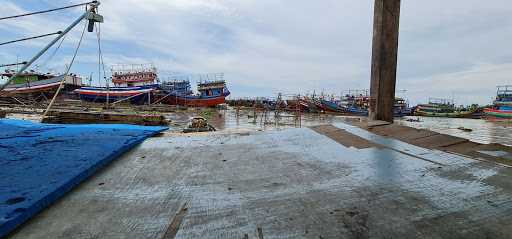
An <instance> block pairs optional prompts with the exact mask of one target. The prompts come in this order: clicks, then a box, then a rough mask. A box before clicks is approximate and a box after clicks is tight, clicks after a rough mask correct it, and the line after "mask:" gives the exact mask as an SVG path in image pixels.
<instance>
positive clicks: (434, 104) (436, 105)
mask: <svg viewBox="0 0 512 239" xmlns="http://www.w3.org/2000/svg"><path fill="white" fill-rule="evenodd" d="M475 112H476V108H471V109H456V108H455V105H454V104H453V103H452V102H451V101H450V100H447V99H436V98H431V99H429V103H428V104H420V105H418V106H417V107H416V110H415V111H414V115H415V116H426V117H445V118H471V117H472V116H473V114H474V113H475Z"/></svg>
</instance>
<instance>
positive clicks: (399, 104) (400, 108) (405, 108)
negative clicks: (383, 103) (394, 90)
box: [393, 97, 412, 117]
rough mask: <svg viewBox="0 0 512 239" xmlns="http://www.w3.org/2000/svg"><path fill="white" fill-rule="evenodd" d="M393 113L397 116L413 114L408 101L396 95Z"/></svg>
mask: <svg viewBox="0 0 512 239" xmlns="http://www.w3.org/2000/svg"><path fill="white" fill-rule="evenodd" d="M393 114H394V116H395V117H404V116H408V115H411V114H412V108H410V107H409V105H408V104H407V101H406V100H405V99H403V98H400V97H395V104H394V105H393Z"/></svg>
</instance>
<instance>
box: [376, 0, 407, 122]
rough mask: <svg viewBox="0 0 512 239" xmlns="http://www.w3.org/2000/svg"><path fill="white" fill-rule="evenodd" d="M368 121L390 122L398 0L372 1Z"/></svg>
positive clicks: (393, 95)
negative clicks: (373, 2) (373, 3)
mask: <svg viewBox="0 0 512 239" xmlns="http://www.w3.org/2000/svg"><path fill="white" fill-rule="evenodd" d="M374 11H375V12H374V19H373V43H372V44H373V46H372V70H371V84H370V95H371V97H370V115H369V116H370V120H383V121H387V122H393V105H394V101H395V86H396V69H397V55H398V30H399V22H400V0H375V6H374Z"/></svg>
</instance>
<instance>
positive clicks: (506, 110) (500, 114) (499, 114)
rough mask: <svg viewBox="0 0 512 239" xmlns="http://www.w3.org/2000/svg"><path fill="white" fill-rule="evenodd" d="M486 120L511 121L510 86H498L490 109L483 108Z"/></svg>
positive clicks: (511, 100)
mask: <svg viewBox="0 0 512 239" xmlns="http://www.w3.org/2000/svg"><path fill="white" fill-rule="evenodd" d="M484 114H485V116H486V118H496V119H512V85H505V86H498V90H497V93H496V100H495V101H494V105H493V107H491V108H485V109H484Z"/></svg>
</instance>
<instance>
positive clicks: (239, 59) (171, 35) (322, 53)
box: [0, 0, 512, 104]
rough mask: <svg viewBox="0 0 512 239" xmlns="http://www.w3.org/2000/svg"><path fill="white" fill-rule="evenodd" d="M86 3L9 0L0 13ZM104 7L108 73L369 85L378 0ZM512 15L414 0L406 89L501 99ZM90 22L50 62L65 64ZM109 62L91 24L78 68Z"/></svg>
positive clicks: (41, 19)
mask: <svg viewBox="0 0 512 239" xmlns="http://www.w3.org/2000/svg"><path fill="white" fill-rule="evenodd" d="M80 2H82V1H75V0H60V1H59V0H3V3H2V11H1V12H0V17H1V16H7V15H14V14H19V13H25V12H30V11H37V10H43V9H48V8H54V7H60V6H65V5H68V4H72V3H80ZM83 11H84V9H83V8H75V9H71V10H64V11H58V12H52V13H47V14H41V15H36V16H30V17H24V18H16V19H9V20H3V21H0V32H1V33H0V42H4V41H9V40H13V39H18V38H23V37H27V36H35V35H40V34H45V33H50V32H55V31H58V30H63V29H64V28H65V27H67V26H68V25H69V24H70V23H71V22H72V21H73V20H75V19H76V18H77V17H78V16H80V15H81V14H82V13H83ZM100 14H101V15H103V16H104V23H102V24H101V48H102V53H103V57H104V62H105V66H106V68H107V69H106V70H107V75H109V74H110V72H109V68H110V66H111V65H113V64H132V63H152V64H154V65H155V66H156V67H157V69H158V72H159V77H160V79H162V80H166V79H169V78H170V77H171V76H173V75H174V76H175V75H197V74H205V73H217V72H223V73H224V74H225V76H224V78H225V80H226V81H227V82H228V87H229V89H230V91H231V92H232V96H231V97H235V98H238V97H254V96H266V97H275V96H276V95H277V94H278V93H283V94H285V95H291V94H298V93H300V94H311V93H313V92H315V93H317V94H318V93H321V92H323V93H325V94H336V95H340V94H342V93H343V94H344V93H347V91H348V90H355V89H368V88H369V83H370V65H371V45H372V24H373V0H319V1H311V0H144V1H142V0H103V1H101V5H100ZM510 16H512V4H510V2H509V0H490V1H481V0H450V1H444V0H429V1H421V0H403V1H402V6H401V19H400V40H399V54H398V72H397V96H402V97H405V98H407V99H408V100H409V101H410V103H411V104H417V103H424V102H426V101H428V99H429V97H437V98H449V99H452V98H453V99H454V100H455V102H456V103H457V104H471V103H478V104H489V103H491V101H492V99H493V98H494V97H495V92H496V86H497V85H504V84H512V51H511V50H510V49H511V39H512V17H510ZM83 26H84V25H83V24H80V25H78V26H77V27H75V28H74V29H73V31H72V32H71V33H70V34H68V36H67V37H66V39H65V40H64V41H63V43H62V46H61V48H60V49H59V50H58V51H57V52H56V53H55V54H54V55H53V54H52V53H53V52H54V49H55V48H52V49H50V50H49V51H48V53H47V54H45V55H44V56H43V57H42V58H41V59H39V60H38V61H37V62H36V65H37V67H38V69H40V70H41V71H47V70H53V71H60V72H62V71H64V69H65V65H66V64H68V63H69V62H70V60H71V56H72V53H73V51H74V49H75V48H76V46H77V43H78V41H79V38H80V34H81V32H82V29H83ZM51 38H52V37H47V38H42V39H37V40H31V41H26V42H22V43H16V44H10V45H4V46H0V64H7V63H13V62H16V61H17V59H19V60H21V61H22V60H28V59H30V58H31V57H32V56H33V55H34V54H35V53H36V52H37V51H39V50H40V49H42V48H43V47H44V45H45V44H47V43H48V42H49V41H50V40H51ZM52 55H53V57H51V56H52ZM98 66H99V65H98V44H97V35H96V34H95V33H87V32H86V34H85V38H84V40H83V42H82V44H81V47H80V49H79V52H78V56H77V59H76V61H75V63H74V64H73V67H72V69H71V71H72V72H74V73H77V74H79V75H82V76H84V77H88V76H89V75H91V74H92V75H93V84H96V85H101V84H103V85H104V84H105V82H104V80H103V76H100V77H98ZM100 71H101V72H102V70H100ZM194 83H195V82H192V84H194Z"/></svg>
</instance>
